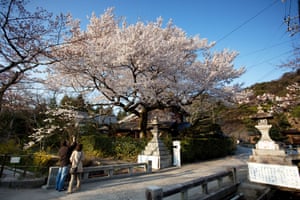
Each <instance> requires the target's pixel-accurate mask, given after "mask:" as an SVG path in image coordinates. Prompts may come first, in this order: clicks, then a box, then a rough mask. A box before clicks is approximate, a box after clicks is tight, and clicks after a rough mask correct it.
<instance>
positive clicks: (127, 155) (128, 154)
mask: <svg viewBox="0 0 300 200" xmlns="http://www.w3.org/2000/svg"><path fill="white" fill-rule="evenodd" d="M146 144H147V141H146V140H145V139H134V138H131V137H121V138H116V140H115V142H114V156H115V158H116V159H121V160H127V161H136V159H137V157H138V154H139V153H140V152H141V151H142V150H144V148H145V146H146Z"/></svg>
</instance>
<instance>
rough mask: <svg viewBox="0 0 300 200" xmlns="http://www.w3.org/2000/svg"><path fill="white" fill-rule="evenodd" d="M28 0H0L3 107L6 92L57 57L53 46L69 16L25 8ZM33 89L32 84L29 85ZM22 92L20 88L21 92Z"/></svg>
mask: <svg viewBox="0 0 300 200" xmlns="http://www.w3.org/2000/svg"><path fill="white" fill-rule="evenodd" d="M26 2H27V1H26V0H0V111H1V109H2V107H3V106H4V104H5V102H6V100H7V99H6V95H5V94H6V93H7V92H8V91H9V90H10V93H12V92H15V91H18V90H19V88H20V87H19V86H20V85H22V87H21V88H22V89H24V88H25V85H27V84H28V83H35V82H36V80H33V79H31V78H30V76H31V75H32V74H33V73H37V72H38V71H37V70H38V67H39V66H41V65H48V64H50V63H53V62H55V61H57V60H56V58H55V57H53V56H52V52H51V50H52V49H53V47H54V46H57V45H58V43H59V42H60V41H61V40H60V35H61V32H62V31H63V30H64V24H65V17H64V16H63V15H61V16H58V17H56V18H54V17H53V16H52V14H51V13H48V12H47V11H46V10H44V9H42V8H37V10H36V11H35V12H29V11H27V10H26V9H25V5H26ZM27 87H29V89H32V85H28V86H27ZM17 93H18V92H16V94H17Z"/></svg>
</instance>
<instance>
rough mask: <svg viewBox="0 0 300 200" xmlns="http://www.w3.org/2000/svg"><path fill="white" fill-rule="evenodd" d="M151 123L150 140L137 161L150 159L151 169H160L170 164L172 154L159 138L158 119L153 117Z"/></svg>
mask: <svg viewBox="0 0 300 200" xmlns="http://www.w3.org/2000/svg"><path fill="white" fill-rule="evenodd" d="M151 125H152V126H153V128H152V130H151V133H152V135H153V137H152V139H151V141H150V142H149V143H148V144H147V146H146V148H145V150H144V151H142V152H141V154H140V155H138V163H142V162H148V161H149V160H151V161H152V168H153V169H161V168H166V167H170V166H172V155H171V153H170V152H169V150H168V148H167V147H166V146H165V144H164V143H163V142H162V141H161V140H160V138H159V121H158V119H157V118H156V117H155V118H154V119H153V120H152V122H151Z"/></svg>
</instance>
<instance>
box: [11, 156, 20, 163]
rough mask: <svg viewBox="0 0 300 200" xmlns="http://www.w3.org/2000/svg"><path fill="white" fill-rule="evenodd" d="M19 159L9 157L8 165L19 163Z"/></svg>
mask: <svg viewBox="0 0 300 200" xmlns="http://www.w3.org/2000/svg"><path fill="white" fill-rule="evenodd" d="M20 160H21V157H10V163H15V164H16V163H20Z"/></svg>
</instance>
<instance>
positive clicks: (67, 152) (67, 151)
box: [55, 137, 76, 192]
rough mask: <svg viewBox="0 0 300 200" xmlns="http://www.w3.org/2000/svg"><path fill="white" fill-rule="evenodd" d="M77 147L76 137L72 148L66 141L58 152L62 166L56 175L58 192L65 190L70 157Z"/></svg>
mask: <svg viewBox="0 0 300 200" xmlns="http://www.w3.org/2000/svg"><path fill="white" fill-rule="evenodd" d="M75 146H76V142H75V137H74V138H73V143H72V145H71V146H69V145H68V141H66V140H64V141H63V142H62V143H61V147H60V149H59V151H58V156H59V162H60V166H59V169H58V172H57V175H56V187H55V189H56V190H57V191H59V192H60V191H64V190H65V180H66V177H67V175H68V173H69V164H70V156H71V154H72V151H73V150H74V148H75Z"/></svg>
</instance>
